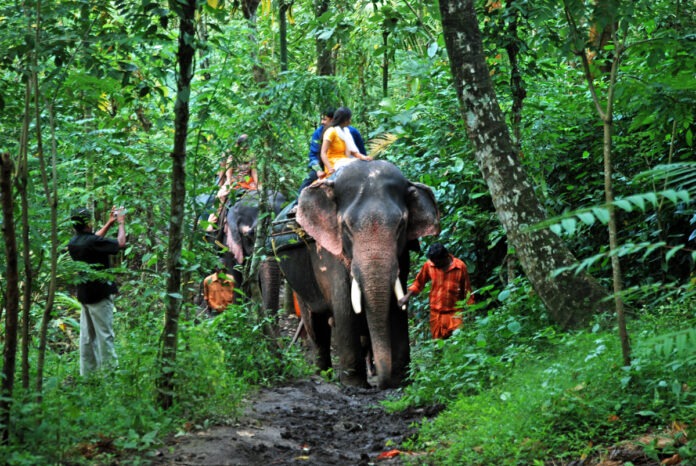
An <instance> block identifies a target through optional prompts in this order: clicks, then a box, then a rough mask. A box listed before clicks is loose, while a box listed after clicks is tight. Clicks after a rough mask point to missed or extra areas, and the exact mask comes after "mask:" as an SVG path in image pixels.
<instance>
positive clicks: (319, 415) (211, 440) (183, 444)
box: [153, 377, 435, 466]
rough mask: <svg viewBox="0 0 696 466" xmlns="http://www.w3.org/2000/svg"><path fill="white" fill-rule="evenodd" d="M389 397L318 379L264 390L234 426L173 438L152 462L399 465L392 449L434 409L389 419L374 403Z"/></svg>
mask: <svg viewBox="0 0 696 466" xmlns="http://www.w3.org/2000/svg"><path fill="white" fill-rule="evenodd" d="M389 393H390V391H389V390H377V389H356V388H349V387H342V386H339V385H336V384H332V383H328V382H326V381H324V380H323V379H321V378H320V377H312V378H310V379H308V380H302V381H298V382H295V383H292V384H289V385H286V386H282V387H276V388H269V389H263V390H261V391H260V392H258V393H257V394H255V395H254V396H253V397H252V399H250V400H249V404H248V407H247V409H246V411H245V413H244V415H243V416H242V417H241V419H240V420H239V421H238V422H237V423H236V424H235V425H232V426H218V427H213V428H211V429H209V430H206V431H202V432H196V433H191V434H188V435H186V436H183V437H178V438H176V439H174V440H173V443H171V444H169V445H167V446H165V447H163V448H161V449H160V450H159V451H158V452H157V456H156V457H155V458H154V463H153V464H156V465H212V466H225V465H296V464H302V465H312V466H314V465H368V464H374V463H379V464H389V465H398V464H403V459H404V455H406V453H401V452H394V451H393V450H396V449H398V448H399V447H400V445H401V443H402V441H403V440H405V439H406V438H408V437H410V436H413V435H414V434H415V432H416V429H415V427H412V424H414V423H417V422H418V421H419V420H421V419H422V418H423V417H424V416H426V415H434V414H435V412H427V410H411V411H406V412H401V413H396V414H389V413H387V412H385V410H384V409H383V408H382V407H381V406H380V405H379V401H381V400H384V399H385V398H386V397H387V396H388V395H389ZM431 411H432V410H431ZM392 455H395V456H392ZM390 456H391V457H390Z"/></svg>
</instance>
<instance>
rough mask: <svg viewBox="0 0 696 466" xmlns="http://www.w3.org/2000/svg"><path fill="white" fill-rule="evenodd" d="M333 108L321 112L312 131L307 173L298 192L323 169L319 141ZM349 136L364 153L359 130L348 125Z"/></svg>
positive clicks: (331, 115) (313, 180)
mask: <svg viewBox="0 0 696 466" xmlns="http://www.w3.org/2000/svg"><path fill="white" fill-rule="evenodd" d="M333 114H334V110H333V109H328V110H326V111H325V112H324V113H322V114H321V125H320V126H319V127H318V128H317V129H316V130H315V131H314V133H312V139H311V141H310V143H309V165H308V166H309V174H308V175H307V177H306V178H305V179H304V181H303V182H302V184H301V185H300V189H299V190H298V194H299V193H301V192H302V190H303V189H304V188H306V187H307V186H309V185H310V184H312V183H314V182H315V181H316V180H317V179H318V178H319V173H320V172H323V171H324V164H323V163H322V162H321V155H320V153H321V143H322V135H323V134H324V128H325V127H326V125H328V124H329V123H331V120H332V119H333ZM348 130H349V131H350V134H351V136H353V141H355V146H356V147H357V148H358V151H359V152H360V153H361V154H366V153H367V152H365V142H364V141H363V138H362V136H361V135H360V131H358V130H357V129H355V128H354V127H352V126H349V127H348Z"/></svg>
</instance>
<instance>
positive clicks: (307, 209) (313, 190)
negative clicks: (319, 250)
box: [295, 180, 343, 257]
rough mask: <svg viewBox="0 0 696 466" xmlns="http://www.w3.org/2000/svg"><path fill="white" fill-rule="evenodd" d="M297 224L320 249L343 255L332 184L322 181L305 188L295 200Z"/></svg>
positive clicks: (331, 182)
mask: <svg viewBox="0 0 696 466" xmlns="http://www.w3.org/2000/svg"><path fill="white" fill-rule="evenodd" d="M295 218H296V219H297V223H299V224H300V226H301V227H302V228H304V230H305V231H306V232H307V233H308V234H309V235H310V236H311V237H313V238H314V240H315V241H316V242H317V244H319V245H320V246H321V247H323V248H324V249H326V250H327V251H329V252H330V253H331V254H333V255H335V256H339V257H340V256H341V254H342V253H343V244H342V242H341V235H340V233H339V228H338V209H337V207H336V196H335V193H334V182H333V181H331V180H329V181H324V182H321V183H316V184H313V185H311V186H308V187H306V188H305V189H303V190H302V194H300V197H299V199H298V200H297V215H296V217H295Z"/></svg>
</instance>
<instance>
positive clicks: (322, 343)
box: [311, 313, 332, 371]
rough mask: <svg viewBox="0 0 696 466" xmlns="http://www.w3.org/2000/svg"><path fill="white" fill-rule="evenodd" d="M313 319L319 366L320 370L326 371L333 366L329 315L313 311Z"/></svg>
mask: <svg viewBox="0 0 696 466" xmlns="http://www.w3.org/2000/svg"><path fill="white" fill-rule="evenodd" d="M311 319H312V320H311V322H312V328H313V330H314V344H315V345H316V350H317V361H316V363H317V367H318V368H319V370H320V371H325V370H328V369H330V368H331V367H332V364H331V326H330V325H329V315H328V314H315V313H312V317H311Z"/></svg>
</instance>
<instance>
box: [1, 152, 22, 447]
mask: <svg viewBox="0 0 696 466" xmlns="http://www.w3.org/2000/svg"><path fill="white" fill-rule="evenodd" d="M0 198H1V199H2V235H3V238H4V241H5V260H6V261H7V263H6V264H5V282H6V284H7V288H6V289H5V336H4V337H5V341H4V344H5V345H4V346H5V348H4V351H3V366H2V391H1V392H0V436H1V440H2V443H3V444H7V442H8V440H9V438H10V425H11V424H10V408H11V406H12V391H13V389H14V379H15V368H16V363H17V320H18V319H17V317H18V314H19V264H18V258H17V237H16V235H15V221H14V201H13V197H12V160H11V159H10V154H8V153H3V154H1V155H0Z"/></svg>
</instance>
